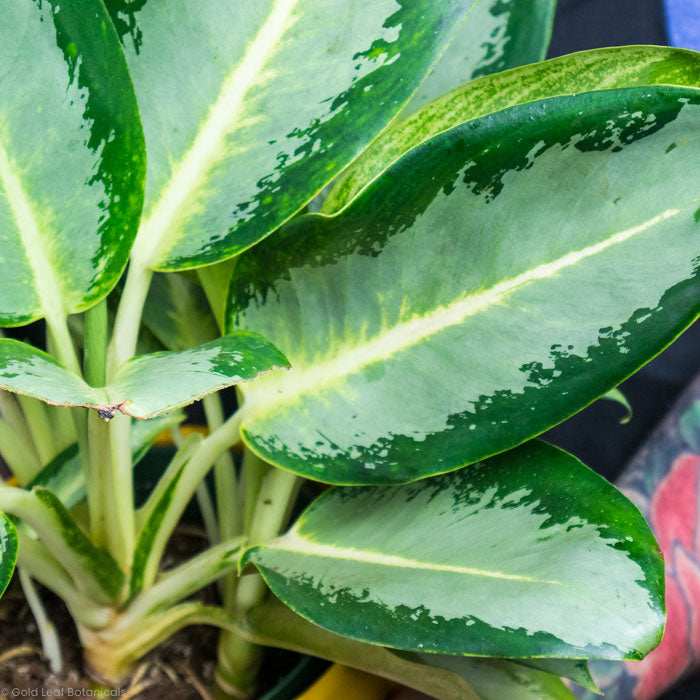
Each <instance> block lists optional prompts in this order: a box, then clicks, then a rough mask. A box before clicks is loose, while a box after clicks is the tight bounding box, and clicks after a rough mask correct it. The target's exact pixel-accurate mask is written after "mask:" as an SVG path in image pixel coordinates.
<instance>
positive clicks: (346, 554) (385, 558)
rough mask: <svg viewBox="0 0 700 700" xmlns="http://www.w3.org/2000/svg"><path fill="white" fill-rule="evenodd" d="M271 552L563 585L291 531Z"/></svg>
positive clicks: (272, 545)
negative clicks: (321, 540)
mask: <svg viewBox="0 0 700 700" xmlns="http://www.w3.org/2000/svg"><path fill="white" fill-rule="evenodd" d="M269 547H270V549H272V550H273V551H275V550H280V551H283V552H291V553H293V554H305V555H308V556H312V557H321V558H322V559H342V560H344V561H351V562H353V563H358V562H360V563H363V564H375V565H377V566H390V567H395V568H399V569H415V570H420V571H442V572H447V573H452V574H464V575H465V576H481V577H484V578H497V579H504V580H506V581H520V582H524V583H549V584H552V585H555V586H563V585H564V584H563V583H562V582H561V581H554V580H550V579H541V578H535V577H533V576H524V575H522V574H504V573H503V572H501V571H489V570H488V569H475V568H473V567H470V566H455V565H452V564H435V563H433V562H427V561H418V560H416V559H408V558H406V557H401V556H396V555H392V554H381V553H379V552H369V551H367V550H362V549H353V548H352V547H337V546H335V545H327V544H320V543H319V542H312V541H310V540H307V539H305V538H303V537H300V536H299V534H298V533H297V532H296V531H295V530H292V531H291V532H289V533H287V534H286V535H285V536H284V537H281V538H279V539H278V540H275V541H274V542H271V543H270V545H269Z"/></svg>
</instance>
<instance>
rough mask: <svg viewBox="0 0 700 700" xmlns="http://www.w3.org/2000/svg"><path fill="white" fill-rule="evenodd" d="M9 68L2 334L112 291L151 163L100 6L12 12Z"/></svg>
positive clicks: (2, 105) (17, 2) (6, 19)
mask: <svg viewBox="0 0 700 700" xmlns="http://www.w3.org/2000/svg"><path fill="white" fill-rule="evenodd" d="M0 65H1V66H2V74H1V75H0V96H1V97H0V325H3V326H13V325H22V324H24V323H28V322H29V321H31V320H33V319H36V318H39V317H41V316H47V317H49V318H59V319H60V318H62V317H63V316H64V315H65V314H66V313H68V312H75V311H81V310H84V309H86V308H87V307H89V306H90V305H91V304H93V303H94V302H95V301H97V300H98V299H100V298H102V297H104V296H105V295H106V294H107V293H108V292H109V291H110V289H111V288H112V286H113V285H114V284H115V283H116V281H117V280H118V278H119V276H120V275H121V272H122V270H123V268H124V265H125V264H126V261H127V258H128V256H129V249H130V247H131V243H132V241H133V240H134V236H135V234H136V227H137V225H138V217H139V214H140V212H141V205H142V201H143V186H144V174H145V155H144V145H143V134H142V132H141V125H140V122H139V117H138V111H137V107H136V100H135V97H134V93H133V89H132V86H131V82H130V80H129V75H128V72H127V67H126V64H125V62H124V58H123V56H122V53H121V51H120V47H119V41H118V39H117V36H116V34H115V32H114V29H113V28H112V26H111V22H110V19H109V15H108V14H107V12H106V11H105V8H104V6H103V5H102V3H100V2H97V3H95V2H93V1H92V0H73V1H71V2H59V1H58V0H46V1H45V2H23V1H21V0H12V1H11V2H6V3H4V4H3V18H2V24H1V25H0Z"/></svg>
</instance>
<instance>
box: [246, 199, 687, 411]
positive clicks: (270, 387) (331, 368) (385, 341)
mask: <svg viewBox="0 0 700 700" xmlns="http://www.w3.org/2000/svg"><path fill="white" fill-rule="evenodd" d="M679 212H680V210H678V209H668V210H666V211H665V212H663V213H661V214H659V215H658V216H655V217H654V218H652V219H649V220H648V221H645V222H643V223H641V224H639V225H638V226H634V227H632V228H629V229H626V230H624V231H619V232H618V233H616V234H614V235H612V236H610V237H609V238H607V239H605V240H604V241H601V242H600V243H595V244H594V245H591V246H588V247H586V248H583V249H582V250H578V251H572V252H571V253H567V254H566V255H564V256H562V257H561V258H558V259H557V260H554V261H552V262H549V263H543V264H542V265H538V266H537V267H533V268H532V269H530V270H527V271H525V272H523V273H521V274H519V275H517V276H516V277H513V278H512V279H507V280H503V281H502V282H499V283H498V284H496V285H494V286H493V287H491V288H490V289H487V290H484V291H483V292H478V293H477V294H470V295H468V296H466V297H464V298H462V299H459V300H457V301H455V302H454V303H452V304H450V305H448V306H443V307H440V308H437V309H436V310H435V311H433V312H432V313H430V314H427V315H425V316H415V317H413V318H411V319H410V320H408V321H405V322H403V323H399V324H397V325H396V326H394V327H393V328H391V329H389V330H387V331H386V332H385V333H382V334H381V335H378V336H376V337H374V338H372V339H370V340H368V341H367V342H365V343H363V344H362V345H357V346H355V347H353V348H348V349H347V350H345V351H343V350H342V349H341V351H340V352H338V353H336V354H335V355H334V357H333V359H332V360H330V361H328V362H325V363H318V364H315V365H313V366H311V367H308V368H304V369H302V370H296V369H295V368H294V367H292V370H291V372H289V373H287V374H286V375H285V376H284V377H282V378H279V379H278V380H277V381H274V382H270V383H266V384H255V385H252V386H251V387H250V390H249V393H246V402H245V404H244V406H243V411H244V414H245V415H251V414H254V413H255V412H256V410H258V409H259V408H262V409H265V408H267V407H268V406H269V405H270V404H271V405H274V406H277V405H279V404H281V403H283V402H284V401H285V400H290V399H293V398H294V397H295V396H297V395H298V394H301V393H308V392H310V391H312V390H313V389H314V388H317V387H319V386H327V385H329V384H331V383H332V382H333V381H335V380H337V379H339V378H342V377H344V376H347V375H349V374H352V373H353V372H357V371H358V370H360V369H361V368H362V367H365V366H367V365H370V364H372V363H373V362H377V361H380V360H384V359H387V358H389V357H391V356H392V355H394V354H396V353H397V352H399V351H401V350H404V349H405V348H407V347H410V346H412V345H415V344H416V343H418V342H420V341H423V340H425V339H426V338H428V337H429V336H431V335H434V334H436V333H439V332H440V331H443V330H445V329H446V328H449V327H450V326H455V325H457V324H460V323H462V322H463V321H464V320H465V319H466V318H468V317H469V316H473V315H475V314H477V313H479V312H480V311H484V310H485V309H488V308H489V307H491V306H496V305H497V304H499V303H501V302H502V301H503V300H504V299H505V298H506V297H507V296H508V295H509V294H511V293H513V292H514V291H516V290H517V289H519V288H521V287H524V286H525V285H527V284H530V283H531V282H534V281H536V280H542V279H547V278H551V277H555V276H556V275H558V274H559V273H560V272H562V271H563V270H565V269H566V268H568V267H572V266H574V265H577V264H578V263H580V262H581V261H583V260H585V259H586V258H590V257H591V256H593V255H597V254H598V253H602V252H603V251H605V250H607V249H608V248H611V247H612V246H615V245H618V244H620V243H624V242H625V241H627V240H629V239H630V238H632V237H634V236H636V235H638V234H640V233H643V232H644V231H647V230H649V229H650V228H652V227H654V226H656V225H657V224H660V223H662V222H663V221H666V220H667V219H670V218H671V217H673V216H676V215H677V214H678V213H679Z"/></svg>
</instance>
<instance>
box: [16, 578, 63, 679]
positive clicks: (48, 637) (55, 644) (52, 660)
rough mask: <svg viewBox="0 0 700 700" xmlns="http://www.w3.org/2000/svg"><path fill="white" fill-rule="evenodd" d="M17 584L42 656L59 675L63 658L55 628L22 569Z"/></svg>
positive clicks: (34, 587) (29, 579) (34, 588)
mask: <svg viewBox="0 0 700 700" xmlns="http://www.w3.org/2000/svg"><path fill="white" fill-rule="evenodd" d="M18 574H19V582H20V585H21V586H22V591H23V592H24V598H25V600H26V601H27V605H28V606H29V609H30V610H31V611H32V615H33V616H34V621H35V622H36V626H37V628H38V629H39V636H40V637H41V649H42V652H43V654H44V656H45V657H46V658H47V659H48V662H49V666H50V667H51V670H52V671H53V672H54V673H60V672H61V671H62V670H63V657H62V655H61V642H60V641H59V639H58V634H57V633H56V626H55V625H54V624H53V622H51V620H50V619H49V616H48V615H47V614H46V610H45V609H44V605H43V603H42V602H41V598H40V597H39V593H38V591H37V590H36V586H35V585H34V583H33V582H32V579H31V578H30V577H29V575H28V574H27V572H26V571H25V570H24V568H22V567H20V568H19V569H18Z"/></svg>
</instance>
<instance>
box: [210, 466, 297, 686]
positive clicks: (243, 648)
mask: <svg viewBox="0 0 700 700" xmlns="http://www.w3.org/2000/svg"><path fill="white" fill-rule="evenodd" d="M300 483H301V480H300V479H299V478H298V477H297V476H296V474H292V473H291V472H287V471H284V470H282V469H276V468H272V469H270V471H269V473H268V474H267V475H266V476H265V478H264V479H263V483H262V486H261V488H260V493H259V495H258V499H257V502H256V505H255V513H254V515H253V519H252V525H251V529H250V538H249V541H248V544H249V545H254V544H258V543H261V542H266V541H267V540H269V539H271V538H272V537H274V536H275V535H277V534H278V533H279V531H280V530H281V529H282V527H284V525H285V522H286V519H287V517H288V513H289V510H290V508H289V504H290V501H291V500H292V499H293V498H294V497H295V495H296V492H297V489H298V488H299V485H300ZM265 592H266V588H265V583H264V582H263V580H262V577H261V576H260V575H259V574H250V575H248V576H244V577H243V578H242V579H241V580H240V581H239V582H238V590H237V591H236V598H235V610H236V616H237V618H238V619H239V620H242V619H244V618H245V616H246V614H247V612H248V610H250V609H251V608H252V607H254V606H256V605H258V604H259V603H261V602H262V601H263V600H264V598H265ZM261 655H262V650H261V648H260V647H259V646H257V645H256V644H253V643H252V642H249V641H248V640H246V639H244V638H243V637H241V636H240V635H238V634H235V633H232V632H224V633H222V635H221V637H220V639H219V649H218V665H217V669H216V683H217V687H218V689H219V695H233V694H235V693H236V692H237V693H238V694H240V693H241V692H242V693H244V694H249V693H251V692H252V690H253V688H254V685H255V675H256V673H257V670H258V667H259V665H260V660H261Z"/></svg>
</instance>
